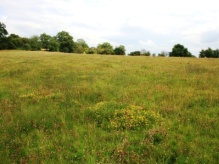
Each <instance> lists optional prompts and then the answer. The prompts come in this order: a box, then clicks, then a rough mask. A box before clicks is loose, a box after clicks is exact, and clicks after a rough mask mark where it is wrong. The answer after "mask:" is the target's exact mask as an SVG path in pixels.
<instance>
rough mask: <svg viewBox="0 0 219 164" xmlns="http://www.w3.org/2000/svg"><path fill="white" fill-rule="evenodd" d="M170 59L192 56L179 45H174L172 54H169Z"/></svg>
mask: <svg viewBox="0 0 219 164" xmlns="http://www.w3.org/2000/svg"><path fill="white" fill-rule="evenodd" d="M169 56H170V57H192V54H191V53H190V52H189V51H188V49H187V48H185V47H184V46H183V45H181V44H176V45H175V46H174V47H173V49H172V52H170V54H169Z"/></svg>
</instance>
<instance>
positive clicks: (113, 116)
mask: <svg viewBox="0 0 219 164" xmlns="http://www.w3.org/2000/svg"><path fill="white" fill-rule="evenodd" d="M87 114H89V115H88V116H89V117H90V118H91V119H93V120H94V121H95V122H96V124H97V126H98V127H101V128H103V129H105V130H112V129H113V130H138V129H142V128H144V129H149V128H151V127H153V126H155V125H161V123H162V117H161V115H160V114H159V113H156V112H154V111H152V110H147V109H145V108H143V107H141V106H136V105H125V104H122V103H118V102H114V101H110V102H107V101H105V102H99V103H97V104H96V105H95V106H94V107H90V108H89V111H88V113H87Z"/></svg>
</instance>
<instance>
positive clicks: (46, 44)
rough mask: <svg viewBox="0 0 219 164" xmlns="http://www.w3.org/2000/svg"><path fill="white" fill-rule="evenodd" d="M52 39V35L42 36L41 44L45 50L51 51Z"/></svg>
mask: <svg viewBox="0 0 219 164" xmlns="http://www.w3.org/2000/svg"><path fill="white" fill-rule="evenodd" d="M51 38H52V37H51V36H50V35H47V34H45V33H43V34H41V35H40V41H41V44H42V48H45V49H46V50H49V46H50V40H51Z"/></svg>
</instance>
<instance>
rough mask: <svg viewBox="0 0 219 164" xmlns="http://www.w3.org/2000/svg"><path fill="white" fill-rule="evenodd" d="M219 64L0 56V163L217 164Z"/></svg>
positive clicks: (16, 54) (72, 56)
mask: <svg viewBox="0 0 219 164" xmlns="http://www.w3.org/2000/svg"><path fill="white" fill-rule="evenodd" d="M218 118H219V60H217V59H194V58H161V57H160V58H159V57H126V56H100V55H78V54H62V53H48V52H25V51H1V52H0V134H1V135H0V161H1V163H217V162H218V161H219V147H218V145H219V139H218V138H219V130H218V127H219V119H218Z"/></svg>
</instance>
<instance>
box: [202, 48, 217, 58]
mask: <svg viewBox="0 0 219 164" xmlns="http://www.w3.org/2000/svg"><path fill="white" fill-rule="evenodd" d="M199 57H200V58H219V49H216V50H212V49H211V48H208V49H206V50H201V51H200V53H199Z"/></svg>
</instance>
